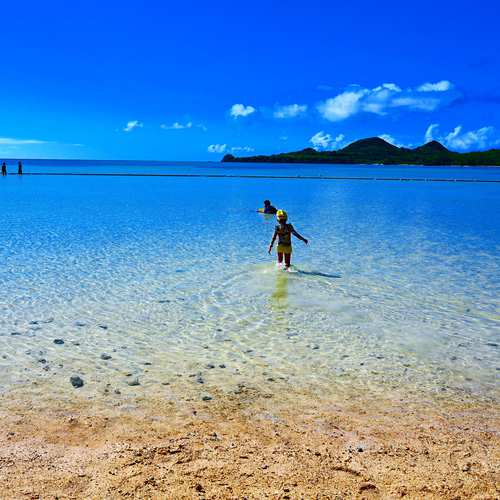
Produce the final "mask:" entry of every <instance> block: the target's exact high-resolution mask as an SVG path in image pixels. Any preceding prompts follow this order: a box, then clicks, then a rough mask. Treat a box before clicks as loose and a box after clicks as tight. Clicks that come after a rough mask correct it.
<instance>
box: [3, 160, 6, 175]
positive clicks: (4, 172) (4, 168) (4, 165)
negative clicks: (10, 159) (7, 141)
mask: <svg viewBox="0 0 500 500" xmlns="http://www.w3.org/2000/svg"><path fill="white" fill-rule="evenodd" d="M2 175H7V165H6V164H5V162H3V163H2Z"/></svg>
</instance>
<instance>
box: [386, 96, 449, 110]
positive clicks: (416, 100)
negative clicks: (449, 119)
mask: <svg viewBox="0 0 500 500" xmlns="http://www.w3.org/2000/svg"><path fill="white" fill-rule="evenodd" d="M440 104H441V101H440V99H438V98H434V97H413V96H407V97H398V98H396V99H393V100H392V102H391V103H390V106H391V107H392V108H400V107H406V108H410V109H417V110H421V111H434V110H435V109H437V108H438V107H439V106H440Z"/></svg>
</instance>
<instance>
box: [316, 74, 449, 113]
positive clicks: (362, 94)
mask: <svg viewBox="0 0 500 500" xmlns="http://www.w3.org/2000/svg"><path fill="white" fill-rule="evenodd" d="M429 86H430V87H429ZM421 89H429V90H421ZM430 89H432V90H430ZM452 89H453V85H452V84H451V82H448V81H447V80H443V81H442V82H437V83H433V84H430V83H425V84H423V85H421V86H420V87H417V88H409V89H405V90H403V89H402V88H401V87H399V86H398V85H396V84H395V83H383V84H382V85H378V86H377V87H374V88H371V89H369V88H362V87H360V86H359V85H351V86H350V88H348V89H347V90H345V91H344V92H342V93H340V94H338V95H336V96H335V97H331V98H330V99H327V100H325V101H322V102H320V103H319V104H318V106H317V109H318V111H319V113H320V114H321V115H322V116H323V118H325V119H326V120H329V121H332V122H336V121H341V120H345V119H346V118H349V117H350V116H353V115H356V114H358V113H361V112H364V113H373V114H377V115H385V114H387V113H389V112H391V111H392V110H394V109H396V108H406V109H409V110H419V111H434V110H435V109H437V108H439V107H441V106H444V105H446V104H449V103H450V102H452V101H453V100H455V99H456V98H457V93H456V92H449V91H451V90H452ZM430 91H433V92H439V93H440V95H439V96H437V95H435V94H434V95H433V96H432V97H431V96H429V95H422V94H421V92H430Z"/></svg>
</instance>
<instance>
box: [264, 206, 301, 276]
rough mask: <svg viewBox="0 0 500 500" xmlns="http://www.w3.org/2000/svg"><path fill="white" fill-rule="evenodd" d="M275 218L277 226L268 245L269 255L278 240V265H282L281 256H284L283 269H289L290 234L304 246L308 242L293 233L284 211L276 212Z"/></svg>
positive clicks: (290, 254) (290, 253)
mask: <svg viewBox="0 0 500 500" xmlns="http://www.w3.org/2000/svg"><path fill="white" fill-rule="evenodd" d="M276 218H277V219H278V225H277V226H276V228H275V229H274V234H273V239H272V240H271V244H270V245H269V253H271V250H272V249H273V245H274V242H275V241H276V238H278V248H277V251H278V264H282V263H283V256H285V268H286V269H289V268H290V262H291V260H292V234H293V235H294V236H295V237H296V238H298V239H299V240H302V241H303V242H304V243H305V244H306V245H307V243H308V241H307V240H306V239H305V238H304V237H303V236H301V235H300V234H299V233H298V232H297V231H295V229H294V227H293V226H292V225H291V224H288V223H287V219H288V216H287V213H286V212H285V211H284V210H278V211H277V213H276Z"/></svg>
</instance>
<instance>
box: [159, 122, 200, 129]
mask: <svg viewBox="0 0 500 500" xmlns="http://www.w3.org/2000/svg"><path fill="white" fill-rule="evenodd" d="M192 127H193V122H187V123H185V124H183V123H179V122H174V123H172V125H165V124H164V123H162V124H161V125H160V128H162V129H164V130H182V129H184V128H192Z"/></svg>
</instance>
